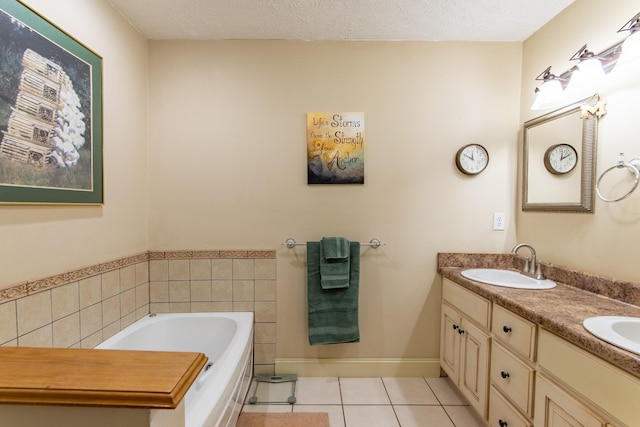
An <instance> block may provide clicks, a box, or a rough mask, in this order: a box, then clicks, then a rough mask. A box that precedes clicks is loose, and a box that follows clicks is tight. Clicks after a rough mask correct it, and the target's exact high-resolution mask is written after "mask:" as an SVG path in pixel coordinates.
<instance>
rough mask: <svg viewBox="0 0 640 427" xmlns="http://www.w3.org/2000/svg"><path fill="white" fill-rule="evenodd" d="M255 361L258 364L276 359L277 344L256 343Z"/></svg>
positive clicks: (268, 362) (269, 362) (254, 348)
mask: <svg viewBox="0 0 640 427" xmlns="http://www.w3.org/2000/svg"><path fill="white" fill-rule="evenodd" d="M253 361H254V363H255V364H258V365H267V364H272V363H275V361H276V345H275V344H255V346H254V347H253Z"/></svg>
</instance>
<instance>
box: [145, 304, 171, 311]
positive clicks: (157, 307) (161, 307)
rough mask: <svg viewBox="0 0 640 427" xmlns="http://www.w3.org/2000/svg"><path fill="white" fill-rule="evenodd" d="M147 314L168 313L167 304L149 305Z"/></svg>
mask: <svg viewBox="0 0 640 427" xmlns="http://www.w3.org/2000/svg"><path fill="white" fill-rule="evenodd" d="M149 313H170V311H169V303H168V302H151V303H149Z"/></svg>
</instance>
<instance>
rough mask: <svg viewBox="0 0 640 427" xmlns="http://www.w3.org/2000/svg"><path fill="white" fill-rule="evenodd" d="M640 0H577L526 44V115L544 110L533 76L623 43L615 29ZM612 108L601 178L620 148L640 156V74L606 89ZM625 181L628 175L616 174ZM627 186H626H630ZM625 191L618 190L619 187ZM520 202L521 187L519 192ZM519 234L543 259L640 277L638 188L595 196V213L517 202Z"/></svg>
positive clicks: (603, 132) (605, 125)
mask: <svg viewBox="0 0 640 427" xmlns="http://www.w3.org/2000/svg"><path fill="white" fill-rule="evenodd" d="M639 11H640V9H639V8H638V2H637V1H634V0H618V1H615V2H602V1H597V0H578V1H576V2H575V3H574V4H573V5H572V6H570V7H569V8H567V9H566V10H565V11H564V12H563V13H561V14H560V15H559V16H558V17H556V18H555V19H554V20H552V21H551V22H550V23H548V24H547V25H545V26H544V27H543V28H542V29H540V30H539V31H538V32H537V33H536V34H534V35H533V36H532V37H530V38H529V39H528V40H526V42H525V43H524V48H523V49H524V51H523V58H524V62H523V74H522V98H521V100H522V102H521V111H522V121H526V120H529V119H532V118H534V117H536V116H538V115H540V114H543V113H545V111H537V112H536V111H532V110H530V109H529V107H530V105H531V103H532V102H533V97H534V94H533V91H534V88H535V86H536V84H537V83H539V82H536V81H534V78H535V76H537V75H538V74H539V73H540V72H541V71H542V70H544V69H545V68H546V67H548V66H549V65H552V67H553V68H552V70H553V71H554V72H556V73H557V74H560V73H562V72H563V71H565V70H567V69H569V68H570V67H571V66H572V65H573V64H570V63H569V60H568V59H569V58H570V57H571V55H572V54H573V53H574V52H575V51H576V50H578V48H580V47H581V46H582V45H583V44H585V43H587V44H588V46H589V48H590V49H591V50H593V51H595V52H600V51H602V50H604V49H605V48H607V47H609V46H611V45H613V44H614V43H617V42H619V41H620V40H622V39H623V38H624V35H622V34H617V33H616V31H617V30H618V29H619V28H620V27H621V26H622V25H623V24H624V23H625V22H626V21H627V20H629V19H630V18H631V17H632V16H633V15H635V14H636V13H637V12H639ZM601 93H602V95H603V97H604V98H606V99H607V101H608V103H607V110H608V114H607V115H606V116H605V117H604V118H602V119H601V120H600V126H599V137H598V145H597V169H596V177H595V178H596V179H597V177H599V176H600V174H601V173H602V172H603V171H604V170H606V169H608V168H609V167H611V166H613V165H614V164H615V163H616V161H617V158H618V153H620V152H624V153H625V155H626V159H627V160H629V159H631V158H632V157H640V145H639V144H638V132H637V127H638V125H637V123H638V117H640V103H638V99H639V97H640V81H638V80H637V79H636V80H635V81H632V80H630V79H627V80H617V81H613V82H612V83H610V84H609V85H608V86H606V87H605V88H604V89H603V91H602V92H601ZM611 176H612V177H614V180H615V179H618V180H620V181H623V180H624V179H625V178H626V177H625V175H624V174H622V173H619V174H617V175H614V174H612V175H611ZM626 188H629V187H625V188H621V189H620V190H626ZM618 194H620V193H618ZM517 202H518V206H519V204H520V194H519V197H518V199H517ZM518 212H519V214H518V217H517V220H516V222H517V235H518V240H519V241H525V242H528V243H531V244H533V246H534V247H535V248H536V249H537V251H538V256H539V257H540V258H541V259H542V260H545V261H550V262H553V263H555V264H559V265H563V266H567V267H573V268H577V269H580V270H584V271H587V272H593V273H597V274H600V275H608V276H611V277H613V278H616V279H620V280H629V281H634V282H637V281H638V274H637V271H636V270H635V267H636V265H637V241H638V238H640V226H639V225H640V191H636V192H635V193H634V194H632V195H631V196H630V197H629V198H627V199H625V200H623V201H621V202H618V203H605V202H603V201H601V200H600V199H597V198H596V200H595V213H594V214H567V213H538V212H527V213H523V212H521V210H520V208H519V207H518Z"/></svg>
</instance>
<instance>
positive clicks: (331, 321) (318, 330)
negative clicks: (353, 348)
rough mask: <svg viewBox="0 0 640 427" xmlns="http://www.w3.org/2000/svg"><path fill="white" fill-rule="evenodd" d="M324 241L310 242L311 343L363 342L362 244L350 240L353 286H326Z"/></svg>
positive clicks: (308, 258) (308, 257)
mask: <svg viewBox="0 0 640 427" xmlns="http://www.w3.org/2000/svg"><path fill="white" fill-rule="evenodd" d="M320 251H321V244H320V242H307V300H308V310H309V312H308V324H309V344H311V345H320V344H337V343H349V342H359V341H360V329H359V326H358V290H359V287H360V286H359V283H360V243H359V242H350V244H349V259H350V260H351V263H350V269H349V287H348V288H341V289H322V286H321V283H320V282H321V280H320Z"/></svg>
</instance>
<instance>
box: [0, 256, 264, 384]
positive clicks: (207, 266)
mask: <svg viewBox="0 0 640 427" xmlns="http://www.w3.org/2000/svg"><path fill="white" fill-rule="evenodd" d="M197 311H252V312H254V313H255V324H254V326H255V331H254V363H255V371H256V374H264V375H273V373H274V367H275V346H276V259H275V251H274V250H266V251H253V250H233V251H170V252H169V251H166V252H165V251H163V252H160V251H151V252H144V253H142V254H138V255H135V256H131V257H126V258H122V259H118V260H115V261H111V262H107V263H103V264H98V265H94V266H91V267H86V268H81V269H78V270H74V271H71V272H67V273H64V274H60V275H56V276H51V277H47V278H44V279H39V280H35V281H32V282H26V283H22V284H19V285H16V286H14V287H11V288H8V289H4V290H1V291H0V345H4V346H35V347H83V348H91V347H94V346H96V345H97V344H99V343H101V342H102V341H104V340H105V339H107V338H109V337H110V336H112V335H114V334H115V333H117V332H119V331H120V330H121V329H123V328H125V327H126V326H128V325H130V324H131V323H133V322H134V321H135V320H137V319H139V318H141V317H144V316H145V315H147V314H149V313H153V312H156V313H160V312H197Z"/></svg>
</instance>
